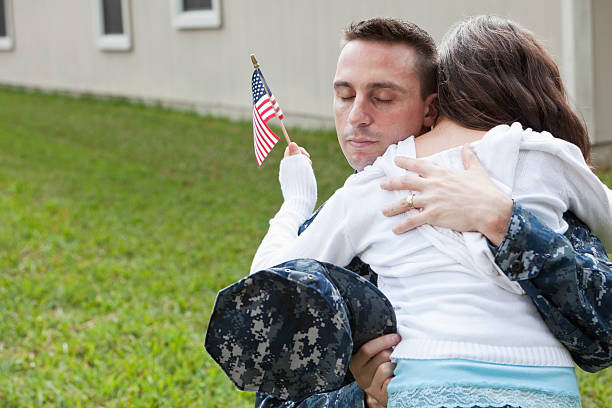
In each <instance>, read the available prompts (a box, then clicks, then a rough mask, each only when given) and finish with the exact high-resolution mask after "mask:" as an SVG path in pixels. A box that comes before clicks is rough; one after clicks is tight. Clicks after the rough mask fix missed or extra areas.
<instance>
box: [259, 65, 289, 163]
mask: <svg viewBox="0 0 612 408" xmlns="http://www.w3.org/2000/svg"><path fill="white" fill-rule="evenodd" d="M262 79H263V74H262V73H261V71H260V70H259V68H257V69H256V70H255V71H253V77H252V78H251V86H252V90H253V140H254V145H255V159H256V160H257V165H258V166H261V163H263V161H264V159H265V158H266V156H267V155H268V153H270V150H272V148H273V147H274V145H276V142H278V136H276V135H275V134H274V132H272V131H271V130H270V128H269V127H268V125H266V123H267V122H268V120H270V118H272V117H274V116H278V118H279V119H282V118H283V117H284V115H283V111H282V110H281V108H280V106H278V102H276V99H275V98H274V95H272V91H270V88H269V87H268V91H269V92H270V96H268V93H267V92H266V87H267V84H266V83H265V79H263V81H262Z"/></svg>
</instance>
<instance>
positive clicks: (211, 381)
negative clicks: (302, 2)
mask: <svg viewBox="0 0 612 408" xmlns="http://www.w3.org/2000/svg"><path fill="white" fill-rule="evenodd" d="M251 132H252V131H251V125H250V123H235V122H230V121H226V120H220V119H212V118H202V117H198V116H196V115H194V114H190V113H182V112H173V111H167V110H163V109H158V108H150V107H144V106H138V105H131V104H127V103H122V102H101V101H97V100H89V99H71V98H65V97H59V96H50V95H40V94H36V93H24V92H16V91H9V90H0V313H1V315H2V319H0V406H2V407H37V406H60V407H81V406H82V407H124V406H130V407H132V406H133V407H153V406H155V407H157V406H159V407H191V406H200V407H248V406H252V401H253V396H252V394H248V393H240V392H237V391H235V389H234V388H233V386H232V385H231V383H230V382H229V380H228V379H227V378H226V377H225V376H224V375H223V374H222V373H221V372H220V370H218V369H217V367H216V365H215V364H214V362H213V361H212V360H211V359H210V358H209V357H208V355H207V354H206V353H205V352H204V350H203V341H204V333H205V329H206V325H207V323H208V318H209V315H210V311H211V308H212V304H213V301H214V298H215V295H216V293H217V291H218V290H219V289H221V288H223V287H225V286H227V285H229V284H231V283H232V282H233V281H235V280H237V279H239V278H240V277H242V276H244V275H245V274H247V273H248V268H249V265H250V260H251V257H252V256H253V254H254V251H255V249H256V247H257V245H258V242H259V240H260V239H261V238H262V236H263V234H264V233H265V231H266V229H267V221H268V219H269V218H270V217H271V216H272V215H273V212H274V209H275V208H277V207H278V205H279V203H280V200H281V195H280V189H279V187H278V181H277V169H278V162H279V160H280V157H281V156H282V151H283V149H284V147H282V143H281V147H277V148H276V149H275V150H274V151H273V152H272V153H271V156H270V157H269V158H268V159H267V160H266V162H265V163H264V164H263V166H262V168H257V166H256V164H255V159H254V157H253V153H252V147H251V146H252V136H251ZM290 132H291V135H292V137H293V138H294V140H296V141H298V142H300V143H301V144H303V145H304V146H306V147H307V148H308V149H309V151H310V152H311V154H312V157H313V161H314V166H315V171H316V172H317V175H318V176H319V196H320V197H323V198H326V197H327V196H329V195H330V194H331V192H332V191H333V190H334V189H335V188H336V187H337V186H339V185H340V184H341V183H342V182H343V180H344V178H345V177H346V176H347V175H348V174H349V172H350V169H349V168H348V165H346V164H345V162H344V160H343V157H342V154H341V152H340V151H339V149H338V147H337V145H336V139H335V135H334V134H333V133H331V132H327V133H325V132H304V131H297V130H294V131H290ZM606 177H607V179H606V180H607V182H608V183H609V184H610V182H611V181H612V174H607V175H606ZM579 378H580V384H581V389H582V393H583V398H584V402H585V404H584V406H585V407H593V408H594V407H598V408H601V407H605V406H612V387H611V384H612V371H611V370H607V371H604V372H602V373H599V374H596V375H591V374H585V373H582V372H580V373H579Z"/></svg>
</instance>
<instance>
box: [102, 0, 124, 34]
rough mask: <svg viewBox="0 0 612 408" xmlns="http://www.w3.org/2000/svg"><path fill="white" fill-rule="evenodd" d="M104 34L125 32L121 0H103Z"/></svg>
mask: <svg viewBox="0 0 612 408" xmlns="http://www.w3.org/2000/svg"><path fill="white" fill-rule="evenodd" d="M102 13H103V14H104V34H123V21H122V17H121V0H102Z"/></svg>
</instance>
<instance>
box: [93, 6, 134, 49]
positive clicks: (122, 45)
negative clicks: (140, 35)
mask: <svg viewBox="0 0 612 408" xmlns="http://www.w3.org/2000/svg"><path fill="white" fill-rule="evenodd" d="M94 1H95V2H96V3H97V4H96V5H95V8H96V10H97V15H96V17H95V18H96V21H97V24H96V26H97V27H98V32H97V45H98V48H99V49H101V50H103V51H129V50H130V49H131V48H132V40H131V35H130V34H131V33H130V31H131V30H130V3H129V0H94Z"/></svg>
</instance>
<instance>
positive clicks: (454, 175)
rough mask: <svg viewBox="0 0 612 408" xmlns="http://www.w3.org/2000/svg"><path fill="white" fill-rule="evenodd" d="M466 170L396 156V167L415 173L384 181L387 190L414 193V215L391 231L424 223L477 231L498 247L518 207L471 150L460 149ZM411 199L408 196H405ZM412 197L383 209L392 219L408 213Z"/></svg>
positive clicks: (411, 227) (400, 230)
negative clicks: (515, 207) (496, 184)
mask: <svg viewBox="0 0 612 408" xmlns="http://www.w3.org/2000/svg"><path fill="white" fill-rule="evenodd" d="M461 154H462V157H463V163H464V165H465V168H466V170H450V169H445V168H442V167H438V166H435V165H433V164H431V163H428V162H426V161H425V160H418V159H412V158H408V157H396V158H395V164H397V165H398V166H399V167H401V168H403V169H406V170H410V171H413V172H415V173H417V174H418V175H420V176H421V177H419V176H417V175H413V174H406V175H404V176H399V177H394V178H390V179H387V180H385V181H384V182H383V183H382V184H381V187H382V188H383V189H385V190H412V191H417V192H419V193H420V194H415V196H414V197H413V200H412V204H413V206H414V208H418V209H420V210H421V211H420V212H419V213H415V214H414V215H411V216H409V217H407V218H405V219H404V220H403V221H402V222H400V223H399V224H397V225H396V226H395V227H394V228H393V232H395V233H396V234H401V233H403V232H406V231H408V230H411V229H413V228H416V227H418V226H420V225H423V224H430V225H434V226H438V227H446V228H450V229H453V230H455V231H478V232H480V233H481V234H483V235H484V236H486V237H487V238H488V239H489V241H491V242H492V243H493V244H495V245H499V244H500V243H501V241H502V239H503V238H504V235H505V233H506V230H507V229H508V225H509V224H510V217H511V216H512V208H513V205H514V203H513V202H512V199H511V198H510V197H508V196H507V195H506V194H504V193H503V192H502V191H500V190H499V189H498V188H497V187H496V186H495V184H493V181H492V180H491V178H490V177H489V175H488V174H487V171H486V170H485V168H484V167H482V164H480V161H479V160H478V158H477V157H476V155H475V154H474V152H473V151H472V149H471V148H470V147H469V146H467V145H466V146H464V147H463V150H462V151H461ZM409 197H410V196H409V195H408V196H407V198H409ZM409 201H410V200H409V199H408V200H407V199H402V200H400V201H399V202H396V203H393V204H392V205H390V206H388V207H385V208H384V209H383V214H384V215H385V216H387V217H391V216H394V215H397V214H401V213H403V212H406V211H408V210H410V209H411V208H409Z"/></svg>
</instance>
